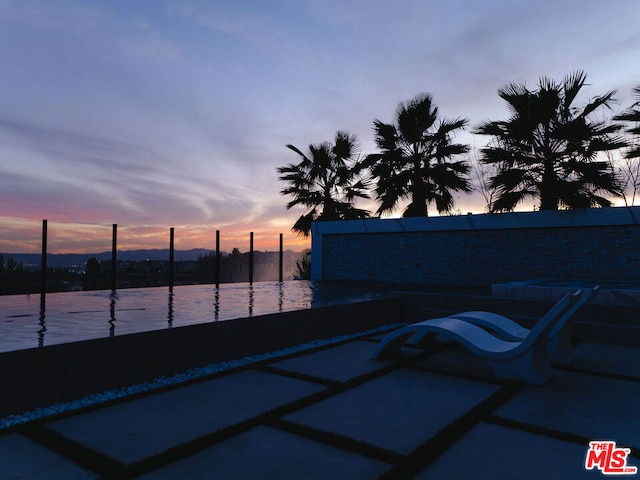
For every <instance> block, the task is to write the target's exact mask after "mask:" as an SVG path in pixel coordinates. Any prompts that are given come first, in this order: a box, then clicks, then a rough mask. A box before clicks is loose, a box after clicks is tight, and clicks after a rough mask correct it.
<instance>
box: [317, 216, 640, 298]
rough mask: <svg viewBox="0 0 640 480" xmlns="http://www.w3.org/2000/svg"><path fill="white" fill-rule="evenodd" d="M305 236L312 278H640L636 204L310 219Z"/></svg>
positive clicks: (466, 282)
mask: <svg viewBox="0 0 640 480" xmlns="http://www.w3.org/2000/svg"><path fill="white" fill-rule="evenodd" d="M312 235H313V237H312V260H311V262H312V263H311V265H312V278H313V279H316V280H350V281H368V282H391V283H415V284H427V285H460V286H487V285H491V284H493V283H498V282H509V281H521V280H534V279H556V280H558V279H589V280H597V281H599V282H637V283H639V284H640V207H613V208H603V209H584V210H582V209H581V210H570V211H557V212H555V211H553V212H552V211H544V212H524V213H506V214H494V215H490V214H486V215H466V216H450V217H424V218H406V219H369V220H354V221H339V222H317V223H315V224H314V225H313V228H312Z"/></svg>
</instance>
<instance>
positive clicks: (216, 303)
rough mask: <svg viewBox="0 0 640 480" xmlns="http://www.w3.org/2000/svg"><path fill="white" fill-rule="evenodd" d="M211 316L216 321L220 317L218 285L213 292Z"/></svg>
mask: <svg viewBox="0 0 640 480" xmlns="http://www.w3.org/2000/svg"><path fill="white" fill-rule="evenodd" d="M213 298H214V304H213V318H214V320H215V321H216V322H217V321H218V318H219V317H220V287H216V291H215V294H214V295H213Z"/></svg>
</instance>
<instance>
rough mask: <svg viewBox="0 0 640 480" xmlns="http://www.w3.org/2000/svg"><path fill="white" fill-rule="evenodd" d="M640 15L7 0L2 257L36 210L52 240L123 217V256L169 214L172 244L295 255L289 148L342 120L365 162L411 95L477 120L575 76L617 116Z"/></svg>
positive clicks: (468, 3) (1, 94)
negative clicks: (513, 91)
mask: <svg viewBox="0 0 640 480" xmlns="http://www.w3.org/2000/svg"><path fill="white" fill-rule="evenodd" d="M638 19H640V1H638V0H609V1H606V2H605V1H602V0H537V1H532V0H527V1H524V0H421V1H419V0H415V1H413V0H398V1H395V2H390V1H388V0H253V1H245V0H228V1H218V0H192V1H181V0H113V1H106V0H104V1H96V0H93V1H92V0H77V1H76V0H0V65H1V74H0V226H1V228H0V252H5V253H25V252H38V251H39V250H40V228H41V222H42V219H47V220H48V225H49V251H50V252H51V253H67V252H100V251H105V250H109V249H110V246H111V240H110V238H111V225H112V224H113V223H117V224H118V226H119V227H118V238H119V248H120V249H133V248H167V247H168V241H169V240H168V238H169V228H170V227H175V231H176V248H178V249H188V248H193V247H203V248H211V249H212V248H214V245H215V244H214V241H215V231H216V230H217V229H218V230H220V231H221V235H222V239H223V241H222V248H223V249H224V250H228V251H229V250H231V248H233V247H238V248H240V250H241V251H245V250H247V249H248V244H249V232H250V231H254V232H255V247H256V249H259V250H265V249H267V250H275V249H276V248H277V245H278V234H279V233H280V232H282V233H284V234H285V248H291V249H294V250H299V249H301V248H304V247H306V246H308V245H309V241H308V240H300V239H299V238H298V237H297V236H296V235H294V234H292V233H291V232H290V228H291V226H292V224H293V223H294V221H295V220H296V218H297V217H298V216H299V215H300V214H302V213H303V210H302V209H292V210H290V211H287V210H286V208H285V205H286V203H287V201H288V199H287V198H285V197H282V196H281V195H280V194H279V191H280V189H281V188H283V186H284V185H283V184H282V183H281V182H279V181H278V179H277V173H276V168H277V167H279V166H283V165H286V164H288V163H296V162H297V161H298V158H297V156H296V155H295V154H294V153H293V152H291V151H290V150H288V149H286V148H285V145H286V144H288V143H291V144H294V145H296V146H297V147H299V148H300V149H302V150H305V151H306V150H307V146H308V145H309V144H310V143H319V142H322V141H325V140H331V139H332V138H333V137H334V134H335V131H336V130H339V129H342V130H348V131H350V132H352V133H355V134H356V135H357V136H358V138H359V140H360V143H361V147H362V152H361V153H362V155H366V154H367V153H373V152H374V151H375V147H374V144H373V133H372V122H373V120H374V119H375V118H379V119H380V120H382V121H385V122H392V120H393V114H394V111H395V108H396V105H397V104H398V102H400V101H403V100H407V99H410V98H412V97H413V96H415V95H416V94H417V93H420V92H429V93H431V94H432V95H433V98H434V101H435V103H436V104H437V105H438V106H439V108H440V112H441V114H442V115H443V116H444V117H449V118H455V117H460V116H462V117H467V118H469V120H470V122H471V126H472V127H475V126H476V125H478V124H479V123H480V122H482V121H484V120H499V119H504V118H506V117H507V110H506V108H505V107H504V105H503V103H502V101H501V100H500V99H499V97H498V96H497V94H496V91H497V89H498V88H499V87H500V86H502V85H504V84H505V83H508V82H511V81H521V82H526V83H527V84H528V85H530V86H531V87H535V84H536V82H537V80H538V78H539V77H541V76H549V77H552V78H555V79H557V80H561V79H562V78H563V77H564V76H565V75H566V74H568V73H570V72H572V71H575V70H578V69H581V70H584V71H586V73H587V75H588V82H589V83H590V86H588V87H586V88H585V89H584V91H585V92H584V93H585V97H584V99H583V100H584V101H586V100H587V99H588V97H591V96H595V95H598V94H602V93H604V92H606V91H608V90H611V89H615V90H617V92H618V94H617V98H618V99H619V103H618V105H617V107H616V108H617V109H619V110H624V109H625V108H627V107H628V106H630V104H631V103H632V101H633V97H632V88H633V87H634V86H635V85H638V84H640V68H639V67H638V65H639V64H640V28H638ZM577 103H580V102H577ZM457 139H458V140H461V141H464V142H467V143H471V144H473V145H474V146H475V147H478V146H479V145H480V144H481V143H482V142H484V141H485V139H483V138H480V137H476V136H472V135H471V134H466V135H462V136H460V137H458V138H457ZM472 156H473V153H472ZM361 206H365V207H367V206H368V205H366V204H363V205H361ZM371 207H372V208H373V204H371ZM456 208H457V209H459V210H460V211H461V212H463V213H466V212H474V213H482V212H483V211H484V210H485V205H484V201H483V200H482V197H481V196H480V195H478V194H476V195H472V196H461V197H460V198H459V199H458V200H457V204H456Z"/></svg>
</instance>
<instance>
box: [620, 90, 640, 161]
mask: <svg viewBox="0 0 640 480" xmlns="http://www.w3.org/2000/svg"><path fill="white" fill-rule="evenodd" d="M633 93H634V94H635V96H636V97H637V99H638V101H637V102H636V103H634V104H633V105H632V106H631V107H630V108H629V109H628V110H627V111H625V112H623V113H621V114H620V115H617V116H615V117H614V120H622V121H625V122H634V123H635V125H634V126H633V127H630V128H628V129H627V132H629V133H630V134H631V135H636V139H637V138H638V136H640V85H638V86H636V87H635V88H634V89H633ZM626 157H627V158H638V157H640V143H638V144H635V145H632V146H631V148H630V149H629V151H628V152H627V154H626Z"/></svg>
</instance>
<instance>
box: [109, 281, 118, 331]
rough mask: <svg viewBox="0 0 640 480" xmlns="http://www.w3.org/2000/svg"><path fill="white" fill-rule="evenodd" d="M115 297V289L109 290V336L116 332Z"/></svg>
mask: <svg viewBox="0 0 640 480" xmlns="http://www.w3.org/2000/svg"><path fill="white" fill-rule="evenodd" d="M116 299H117V295H116V292H115V290H113V291H112V292H111V296H110V301H109V317H110V318H109V324H110V327H109V336H110V337H113V336H114V335H115V334H116Z"/></svg>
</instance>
